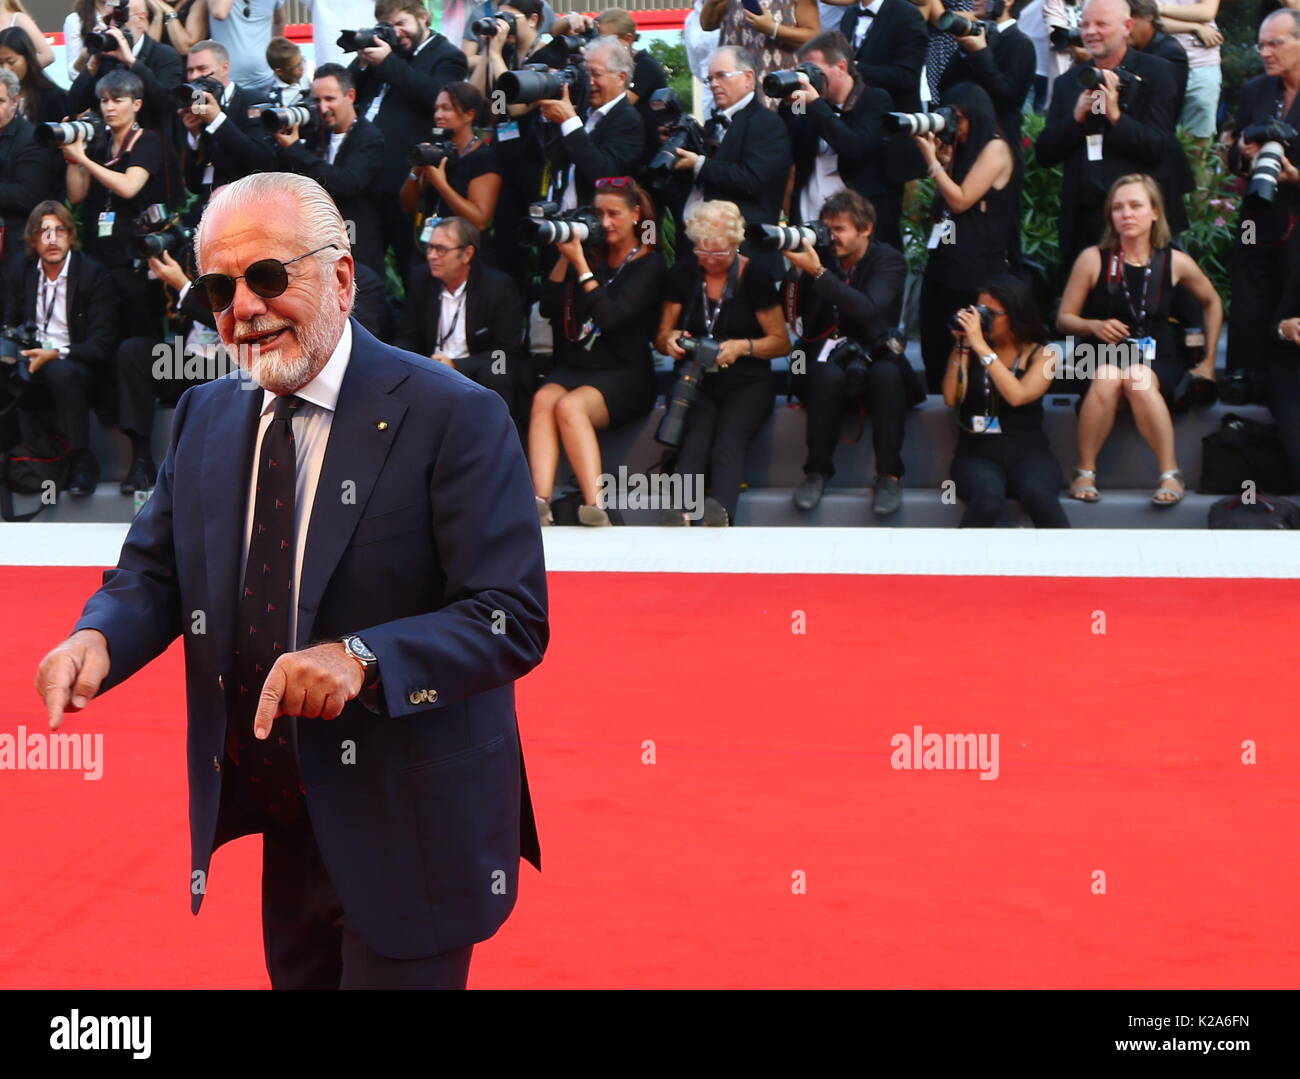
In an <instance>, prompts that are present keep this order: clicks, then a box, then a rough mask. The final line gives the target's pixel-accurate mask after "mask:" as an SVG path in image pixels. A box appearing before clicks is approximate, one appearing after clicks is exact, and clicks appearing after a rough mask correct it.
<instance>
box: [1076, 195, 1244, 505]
mask: <svg viewBox="0 0 1300 1079" xmlns="http://www.w3.org/2000/svg"><path fill="white" fill-rule="evenodd" d="M1104 214H1105V216H1104V218H1103V220H1104V221H1105V226H1104V227H1105V232H1104V233H1103V235H1102V241H1101V245H1100V247H1088V248H1085V249H1084V250H1083V251H1081V252H1080V253H1079V257H1078V258H1077V259H1075V261H1074V268H1073V269H1072V270H1071V271H1070V280H1069V282H1068V283H1067V284H1066V286H1065V294H1064V295H1063V296H1062V297H1061V307H1060V311H1059V312H1058V313H1057V317H1056V325H1057V327H1058V328H1059V329H1060V331H1061V332H1062V333H1065V334H1070V335H1072V336H1074V337H1075V338H1078V339H1079V340H1078V341H1077V343H1076V344H1075V346H1074V355H1073V366H1074V371H1075V377H1082V378H1087V379H1089V380H1090V381H1088V382H1087V383H1086V384H1085V386H1084V391H1083V393H1084V396H1083V401H1082V403H1081V405H1080V408H1079V427H1078V437H1079V464H1078V467H1077V468H1076V469H1075V474H1074V481H1073V482H1072V483H1071V485H1070V496H1071V497H1072V498H1076V499H1078V500H1079V501H1081V502H1096V501H1097V500H1098V498H1099V497H1100V495H1099V494H1098V492H1097V485H1096V477H1097V454H1098V453H1099V452H1100V450H1101V447H1102V445H1103V444H1104V443H1105V441H1106V438H1107V436H1109V434H1110V432H1111V428H1112V427H1114V425H1115V416H1116V413H1117V412H1118V411H1119V406H1120V404H1121V402H1127V403H1128V405H1129V407H1130V408H1131V409H1132V410H1133V419H1134V421H1135V422H1136V424H1137V428H1138V431H1139V432H1141V434H1142V437H1143V438H1144V439H1146V442H1147V445H1149V446H1150V447H1151V449H1152V451H1153V452H1154V453H1155V455H1156V459H1157V461H1158V462H1159V466H1160V479H1159V486H1158V487H1157V488H1156V490H1155V493H1154V494H1153V495H1152V496H1151V501H1152V502H1153V503H1155V505H1157V506H1172V505H1174V503H1176V502H1179V501H1181V500H1182V497H1183V494H1184V492H1185V490H1186V487H1185V485H1184V483H1183V474H1182V472H1181V471H1180V469H1179V468H1178V460H1177V458H1176V456H1175V454H1174V422H1173V418H1172V416H1171V415H1170V411H1169V401H1168V399H1167V398H1166V396H1165V395H1166V394H1169V395H1172V393H1173V390H1174V388H1175V387H1176V386H1177V384H1178V381H1179V379H1180V378H1181V377H1182V374H1183V368H1182V365H1181V364H1180V363H1179V362H1178V355H1177V353H1176V352H1175V350H1174V341H1173V335H1172V334H1171V333H1170V331H1169V309H1170V304H1171V300H1172V296H1173V291H1174V287H1175V286H1176V285H1182V286H1184V287H1185V288H1186V290H1187V292H1188V294H1190V295H1191V296H1192V298H1193V299H1195V300H1196V301H1198V302H1199V303H1200V305H1201V315H1202V319H1203V325H1204V327H1205V358H1204V359H1203V360H1202V361H1201V363H1200V364H1198V365H1197V366H1196V367H1194V368H1192V373H1193V374H1196V375H1200V376H1201V377H1203V378H1208V379H1213V378H1214V364H1215V359H1216V357H1217V355H1218V348H1219V329H1220V327H1221V326H1222V325H1223V304H1222V301H1221V300H1220V299H1219V294H1218V293H1217V292H1216V291H1215V290H1214V286H1213V285H1212V284H1211V283H1210V280H1209V278H1208V277H1206V276H1205V274H1204V273H1203V272H1202V271H1201V268H1200V267H1199V266H1198V265H1197V264H1196V260H1195V259H1193V258H1192V257H1191V256H1190V255H1188V254H1186V253H1185V252H1182V251H1179V250H1177V249H1176V248H1174V247H1171V246H1170V235H1169V225H1168V221H1167V218H1166V217H1165V208H1164V200H1163V198H1162V197H1161V194H1160V187H1159V185H1158V184H1157V183H1156V182H1155V180H1153V179H1152V178H1151V177H1150V176H1146V175H1143V174H1142V173H1132V174H1130V175H1128V176H1121V177H1120V178H1119V179H1118V180H1116V181H1115V183H1114V184H1112V185H1111V189H1110V192H1109V193H1108V194H1107V196H1106V205H1105V211H1104Z"/></svg>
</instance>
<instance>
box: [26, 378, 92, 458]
mask: <svg viewBox="0 0 1300 1079" xmlns="http://www.w3.org/2000/svg"><path fill="white" fill-rule="evenodd" d="M91 377H92V376H91V371H90V368H89V367H87V366H86V365H85V364H84V363H82V362H81V361H80V360H73V359H66V360H51V361H50V362H49V363H47V364H45V366H44V367H42V368H41V369H40V370H39V371H37V372H36V374H34V375H33V376H32V378H33V380H35V381H39V382H42V383H44V385H45V388H46V390H47V391H48V392H49V395H50V400H51V402H52V403H53V406H54V421H55V423H56V424H57V425H58V428H59V431H60V432H61V433H62V434H63V437H64V438H66V439H67V440H68V443H69V445H70V446H71V448H72V449H73V450H84V449H88V448H89V447H90V384H91Z"/></svg>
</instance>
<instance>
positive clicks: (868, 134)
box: [808, 90, 890, 165]
mask: <svg viewBox="0 0 1300 1079" xmlns="http://www.w3.org/2000/svg"><path fill="white" fill-rule="evenodd" d="M866 93H867V94H868V95H871V97H872V98H873V99H874V98H875V95H876V93H877V92H876V91H874V90H867V92H866ZM880 96H881V97H883V98H884V101H883V102H875V101H867V100H866V99H865V98H864V100H863V101H862V102H861V103H860V105H859V107H858V108H856V109H854V110H853V111H852V112H851V113H849V114H848V115H847V116H842V115H840V114H839V113H837V112H836V111H835V110H834V109H832V108H831V107H830V105H829V104H827V102H826V99H825V98H818V99H817V100H816V101H814V102H813V103H812V105H810V106H809V108H808V116H809V118H810V119H811V120H812V121H813V123H814V124H815V125H816V127H817V134H818V135H820V136H821V137H822V138H823V139H825V140H826V144H827V145H828V146H829V147H830V148H831V149H832V150H834V151H835V153H836V155H837V156H838V157H839V159H840V161H842V162H844V163H845V164H846V165H852V164H856V163H857V162H859V161H861V160H863V159H864V158H865V157H867V155H868V154H875V153H879V152H880V151H881V149H882V148H883V147H884V138H885V136H884V132H883V130H882V128H881V126H880V117H881V116H882V115H883V114H884V113H886V112H888V111H889V106H890V102H889V98H888V96H887V95H885V94H884V92H883V91H880ZM873 104H878V106H879V107H871V106H872V105H873ZM863 106H866V107H863Z"/></svg>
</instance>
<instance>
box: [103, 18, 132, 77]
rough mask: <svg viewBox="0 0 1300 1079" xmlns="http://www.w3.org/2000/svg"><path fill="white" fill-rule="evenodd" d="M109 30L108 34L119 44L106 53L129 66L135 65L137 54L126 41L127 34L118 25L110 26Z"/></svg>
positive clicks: (105, 53)
mask: <svg viewBox="0 0 1300 1079" xmlns="http://www.w3.org/2000/svg"><path fill="white" fill-rule="evenodd" d="M107 32H108V36H109V37H111V38H112V39H113V40H114V41H116V42H117V44H116V45H114V46H113V47H112V49H108V50H105V52H104V55H105V56H111V57H112V58H113V59H114V60H116V61H117V62H118V63H120V64H125V65H126V66H127V67H134V66H135V55H134V53H132V52H131V46H130V45H128V44H127V43H126V35H124V34H123V33H122V31H121V30H120V29H118V28H117V27H116V26H110V27H109V28H108V31H107Z"/></svg>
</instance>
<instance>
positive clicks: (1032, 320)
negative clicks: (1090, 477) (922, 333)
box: [943, 275, 1070, 528]
mask: <svg viewBox="0 0 1300 1079" xmlns="http://www.w3.org/2000/svg"><path fill="white" fill-rule="evenodd" d="M976 302H977V303H978V304H979V305H980V306H979V307H978V308H975V307H963V308H961V309H960V310H959V311H958V312H957V313H956V315H955V316H954V317H955V321H956V322H957V326H956V327H954V328H953V330H952V335H953V337H955V338H956V344H955V345H954V346H953V349H952V354H951V355H950V356H949V358H948V369H947V371H946V372H945V374H944V377H943V400H944V404H946V405H947V406H948V407H949V408H951V409H953V411H954V413H955V414H956V416H957V422H958V425H959V428H960V429H959V431H958V434H957V451H956V453H955V454H954V455H953V459H952V468H951V471H950V475H951V476H952V479H953V482H954V483H955V484H956V485H957V497H958V498H960V499H961V500H962V501H963V502H964V503H966V512H965V513H964V514H962V518H961V525H960V527H961V528H996V527H997V524H998V521H999V519H1000V518H1001V516H1002V511H1003V508H1004V506H1005V504H1006V500H1007V498H1014V499H1016V500H1017V501H1018V502H1019V503H1020V504H1021V506H1023V507H1024V510H1025V512H1026V513H1028V514H1029V519H1030V520H1031V521H1033V522H1034V527H1035V528H1069V527H1070V521H1069V518H1068V517H1066V515H1065V510H1064V509H1063V508H1062V507H1061V497H1060V491H1061V464H1060V462H1059V461H1057V459H1056V457H1055V455H1053V453H1052V449H1051V446H1050V445H1049V444H1048V441H1047V435H1046V434H1045V433H1044V432H1043V395H1044V394H1045V393H1047V391H1048V390H1050V389H1051V388H1052V380H1053V378H1054V377H1055V373H1056V367H1057V364H1058V363H1059V357H1058V356H1057V353H1056V350H1055V349H1053V348H1050V347H1045V346H1046V344H1047V336H1046V334H1044V332H1043V320H1042V317H1041V316H1040V315H1039V313H1038V310H1037V308H1036V307H1035V305H1034V294H1033V290H1032V289H1031V288H1030V287H1029V285H1027V284H1026V283H1025V282H1023V281H1021V280H1020V279H1019V278H1015V277H1011V276H1009V275H1003V276H999V277H995V278H993V279H992V280H991V281H988V282H986V283H985V285H984V288H983V290H982V291H981V292H980V294H979V298H978V300H977V301H976Z"/></svg>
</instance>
